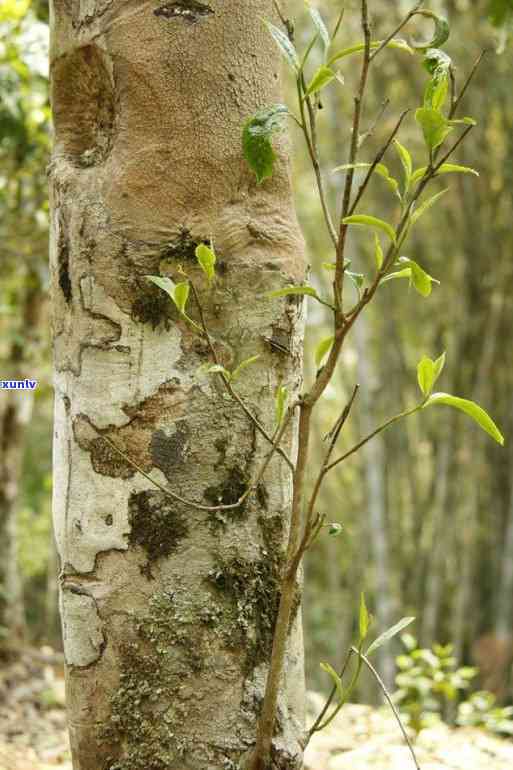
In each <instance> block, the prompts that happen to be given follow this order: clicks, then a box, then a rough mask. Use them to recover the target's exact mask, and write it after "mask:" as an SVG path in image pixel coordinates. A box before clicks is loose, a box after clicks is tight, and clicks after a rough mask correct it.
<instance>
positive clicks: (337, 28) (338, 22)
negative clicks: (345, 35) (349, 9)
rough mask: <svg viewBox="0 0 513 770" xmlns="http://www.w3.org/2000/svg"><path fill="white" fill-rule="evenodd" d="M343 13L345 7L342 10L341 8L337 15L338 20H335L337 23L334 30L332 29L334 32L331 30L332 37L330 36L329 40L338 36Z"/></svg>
mask: <svg viewBox="0 0 513 770" xmlns="http://www.w3.org/2000/svg"><path fill="white" fill-rule="evenodd" d="M345 12H346V8H345V6H342V8H341V11H340V13H339V15H338V19H337V22H336V24H335V28H334V30H333V34H332V36H331V39H332V40H335V38H336V36H337V35H338V31H339V29H340V26H341V24H342V21H343V20H344V14H345Z"/></svg>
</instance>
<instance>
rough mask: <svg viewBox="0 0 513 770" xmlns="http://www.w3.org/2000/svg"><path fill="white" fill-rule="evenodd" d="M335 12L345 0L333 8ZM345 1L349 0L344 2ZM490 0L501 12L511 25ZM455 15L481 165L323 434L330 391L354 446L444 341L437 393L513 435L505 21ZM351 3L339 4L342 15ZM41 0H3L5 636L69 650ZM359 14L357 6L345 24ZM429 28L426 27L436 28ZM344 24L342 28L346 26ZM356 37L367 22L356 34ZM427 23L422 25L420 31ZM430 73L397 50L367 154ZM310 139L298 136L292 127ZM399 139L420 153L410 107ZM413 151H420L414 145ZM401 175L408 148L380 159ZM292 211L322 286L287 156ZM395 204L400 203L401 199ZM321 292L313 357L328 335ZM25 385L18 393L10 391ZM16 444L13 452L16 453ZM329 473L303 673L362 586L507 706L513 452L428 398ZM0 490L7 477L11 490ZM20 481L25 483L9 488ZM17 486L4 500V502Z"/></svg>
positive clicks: (324, 654)
mask: <svg viewBox="0 0 513 770" xmlns="http://www.w3.org/2000/svg"><path fill="white" fill-rule="evenodd" d="M302 5H303V4H302V3H300V2H298V3H296V6H297V9H298V13H297V18H296V22H297V25H296V35H297V37H298V39H301V40H303V41H305V40H306V35H307V29H306V24H305V18H304V15H303V10H302ZM325 5H326V6H327V11H326V9H323V10H324V12H325V15H326V14H328V15H329V12H330V9H331V12H332V15H333V19H331V21H332V23H333V22H334V20H335V16H336V14H337V11H338V3H327V4H325ZM347 5H348V7H349V6H351V5H354V6H356V4H355V3H347ZM410 5H411V3H406V2H401V1H398V2H396V3H389V2H387V1H386V0H379V1H378V0H376V2H374V4H373V15H374V20H375V25H376V27H377V28H379V27H380V25H383V24H384V23H385V22H386V26H387V27H391V26H392V24H393V21H394V19H395V17H396V16H397V18H399V16H400V15H401V14H404V13H405V12H406V11H407V10H408V8H409V7H410ZM510 5H511V4H510V3H509V0H506V2H504V1H503V2H498V3H495V4H494V12H495V21H498V22H503V21H505V20H506V22H507V19H504V18H503V16H502V9H503V7H504V9H505V10H506V11H507V8H508V6H510ZM429 7H430V8H432V9H433V10H435V11H437V12H441V13H444V14H446V15H448V16H449V18H450V21H451V28H452V36H451V41H450V43H449V45H448V47H447V50H448V52H449V53H450V54H451V55H453V58H454V59H455V60H456V61H457V62H458V74H459V75H460V77H461V78H463V77H464V75H465V73H468V71H470V69H471V68H472V66H473V64H474V62H475V61H476V59H477V58H478V57H479V55H480V53H481V51H482V50H484V49H486V50H487V51H488V53H487V54H486V56H485V59H484V61H483V63H482V64H481V66H480V68H479V70H478V72H477V74H476V77H475V79H474V81H473V85H472V87H471V88H470V89H469V91H468V92H467V95H466V97H465V107H464V110H465V114H469V115H472V116H474V117H477V118H478V122H479V125H478V128H477V129H476V130H475V132H474V133H473V135H472V138H471V140H470V141H469V142H468V143H467V144H466V146H465V148H464V149H462V150H461V152H460V154H459V157H458V159H457V160H458V162H460V163H462V164H465V165H468V166H472V167H474V168H476V169H477V170H478V171H479V174H480V177H479V179H476V178H475V177H470V178H468V177H467V176H466V175H465V176H463V175H462V176H459V175H458V177H455V178H454V180H453V181H452V184H451V189H450V191H449V192H448V193H447V195H446V196H445V201H444V205H442V206H440V207H439V208H437V209H434V210H433V211H432V212H430V213H428V214H427V215H426V218H425V220H424V221H425V224H424V227H423V228H422V229H421V230H419V234H418V235H416V236H415V235H414V236H413V240H412V243H411V246H410V252H411V253H410V256H411V257H412V258H414V259H415V260H417V261H418V262H420V264H422V265H423V266H424V267H425V268H426V269H427V270H428V272H429V273H430V274H431V275H433V276H435V277H436V278H438V279H439V280H440V281H441V286H440V287H438V286H435V288H434V290H433V293H432V295H431V296H430V297H429V298H426V299H425V300H424V299H423V300H422V301H420V300H421V298H420V297H419V296H418V295H417V294H416V293H415V292H414V291H413V289H409V288H407V286H406V283H405V282H402V281H393V282H391V283H389V284H386V286H384V287H383V288H382V289H381V290H380V292H381V293H380V295H379V297H378V298H377V300H376V302H375V303H374V304H373V307H372V309H371V311H370V312H369V313H368V314H366V315H365V316H364V317H363V318H362V319H361V320H360V322H359V326H358V327H357V331H356V333H355V335H354V336H353V339H352V346H351V345H350V346H348V348H347V350H346V351H345V354H344V360H343V365H342V366H341V367H340V373H339V375H338V379H337V382H336V387H333V388H332V390H331V392H330V394H329V395H330V397H329V398H327V399H326V401H325V405H324V407H323V409H322V410H320V414H319V416H318V423H317V426H316V427H317V430H316V439H315V440H316V441H317V442H318V445H319V451H321V443H322V437H323V435H324V434H325V433H326V431H327V430H328V428H329V426H330V425H331V424H333V422H334V419H335V417H336V409H337V404H340V403H341V402H342V401H344V398H346V400H347V398H348V397H349V395H350V393H351V391H352V389H353V387H354V385H355V383H357V382H358V383H359V384H360V395H359V398H360V409H359V410H358V411H357V412H355V413H354V416H353V417H352V419H351V422H350V425H349V426H348V431H347V436H346V441H347V443H348V445H350V444H353V443H354V441H356V440H358V438H359V437H360V436H361V435H364V434H366V433H368V432H369V431H370V430H372V428H373V427H375V426H377V425H379V424H381V423H382V422H383V420H384V419H386V418H387V417H389V416H390V415H392V414H395V413H396V412H398V411H400V410H401V409H402V408H403V407H406V406H408V405H409V404H412V403H415V402H416V397H417V396H416V389H417V383H416V377H415V366H416V363H417V362H418V360H420V358H421V357H422V355H428V356H430V357H432V358H435V357H437V356H439V355H440V354H441V353H442V352H443V351H447V354H448V364H447V367H446V371H445V372H444V383H443V387H444V390H447V391H448V392H457V393H459V394H461V395H463V396H465V397H467V398H472V399H474V400H476V401H478V402H480V403H482V404H483V405H485V406H486V408H487V409H488V410H489V411H490V413H491V414H492V415H493V416H494V418H495V419H496V420H497V421H498V423H499V424H500V425H501V428H502V430H503V432H504V433H505V435H506V436H507V437H508V436H511V435H512V428H513V409H512V401H511V393H512V384H513V382H512V380H513V346H512V345H511V343H510V336H511V332H512V330H513V302H511V296H512V295H513V260H512V259H511V254H512V252H513V228H512V227H511V221H512V210H513V208H512V198H513V90H512V89H511V72H512V68H511V58H510V54H511V48H509V50H508V41H507V36H508V24H507V23H506V24H505V25H504V24H503V25H502V27H501V28H500V29H499V28H498V27H497V26H496V25H494V24H492V23H490V21H491V20H490V15H489V12H490V4H489V3H488V2H485V1H484V0H483V2H470V0H444V2H439V1H438V0H431V1H430V2H429ZM351 16H352V17H353V19H356V15H353V14H350V13H348V14H347V18H348V19H350V18H351ZM47 21H48V10H47V4H46V2H45V0H39V1H38V2H30V1H29V0H3V2H2V6H1V8H0V379H13V378H25V377H29V378H31V379H37V380H38V383H39V384H38V388H37V390H36V391H35V393H34V395H33V396H31V395H30V394H28V393H25V394H24V395H23V410H24V413H23V416H22V417H23V422H24V426H25V427H24V430H23V431H22V432H21V433H20V432H18V434H17V439H16V445H14V446H13V444H12V442H11V437H10V433H9V430H8V421H7V420H6V414H7V413H8V409H7V399H6V398H5V394H4V393H2V394H1V396H0V398H2V399H3V400H2V401H0V454H2V456H3V460H2V462H0V467H1V469H2V473H0V508H1V504H2V503H3V505H4V508H3V511H4V512H5V511H7V510H8V515H0V574H1V580H2V582H1V584H0V603H1V604H0V634H1V639H0V641H1V643H2V644H4V645H6V646H11V647H12V646H17V645H19V644H20V643H21V642H26V643H36V644H41V643H43V642H44V643H48V644H50V645H52V646H53V647H55V648H57V649H59V648H60V630H59V620H58V611H57V575H58V564H57V557H56V553H55V549H54V546H53V540H52V532H51V509H50V501H51V441H52V385H51V346H50V308H49V306H48V266H47V252H48V201H47V179H46V170H47V166H48V163H49V161H50V146H51V125H50V109H49V104H48V80H47V46H48V42H47V37H48V26H47ZM352 23H353V22H351V21H348V22H347V24H348V25H350V24H352ZM427 32H429V29H427ZM343 34H344V32H343ZM346 34H347V38H348V40H351V39H354V38H355V30H354V29H348V30H347V32H346ZM427 36H428V35H427ZM346 68H347V69H346V71H343V72H342V74H343V75H344V77H345V79H346V84H345V86H340V87H339V88H338V91H337V99H338V109H337V110H334V111H333V110H330V111H329V114H328V112H327V114H326V118H324V119H322V118H321V120H320V121H319V124H320V132H321V146H322V148H323V156H324V157H323V160H324V164H325V168H326V169H327V173H326V180H327V183H328V187H329V188H330V195H331V194H332V191H333V190H334V187H335V185H334V182H335V176H332V175H331V174H330V170H331V169H333V168H335V167H336V166H338V165H340V164H341V163H344V162H345V157H346V154H347V149H346V147H345V146H344V141H345V140H344V139H343V137H344V136H347V131H346V130H342V129H346V128H347V127H346V126H345V125H344V121H346V120H347V115H348V114H349V111H350V107H351V100H352V96H353V92H354V87H353V83H352V80H353V77H352V76H353V75H354V73H353V72H352V71H351V65H350V64H349V65H346ZM422 87H423V74H422V71H421V70H420V68H418V67H412V66H410V62H409V60H408V57H407V54H405V53H403V52H400V51H398V52H394V53H393V54H390V55H389V56H387V57H386V60H384V63H383V66H382V67H381V69H380V70H379V72H378V74H375V75H374V79H373V82H372V93H371V97H370V98H371V99H372V100H373V102H374V104H373V103H372V102H369V103H368V107H369V114H372V113H373V112H374V113H375V114H376V115H378V114H379V113H380V110H381V107H382V103H383V97H384V95H385V94H386V97H387V99H389V100H390V105H389V107H388V109H387V110H385V112H384V113H383V116H382V117H381V118H380V121H379V124H378V126H377V127H376V129H375V131H374V132H373V134H372V136H371V137H370V138H369V141H368V145H367V149H366V153H367V154H368V157H369V158H372V157H373V155H374V153H373V149H374V148H378V147H380V146H381V145H382V143H383V137H384V136H386V135H388V134H389V133H390V131H391V130H392V128H393V125H394V120H395V119H396V115H397V111H398V110H399V109H402V108H403V106H405V105H406V106H412V107H414V106H415V105H416V104H417V103H418V101H419V94H421V92H422ZM295 139H297V143H298V146H299V142H300V137H299V136H297V137H295ZM401 141H402V142H403V144H405V145H406V146H408V147H409V148H410V149H411V150H412V152H414V153H415V151H416V150H417V151H420V144H419V137H418V131H416V129H415V124H414V120H413V117H410V118H409V119H407V120H406V121H405V124H404V127H403V129H402V133H401ZM417 157H419V155H418V154H417ZM388 163H389V167H390V169H391V170H392V171H395V172H397V176H399V173H400V172H399V169H400V160H399V158H398V157H396V158H393V157H391V158H390V159H389V161H388ZM294 174H295V190H296V201H297V209H298V214H299V218H300V222H301V225H302V228H303V232H304V235H305V238H306V240H307V244H308V255H309V262H310V264H311V270H312V277H311V282H312V283H313V284H314V285H317V286H319V287H321V286H322V283H323V281H326V280H327V278H326V271H324V270H323V269H322V263H323V261H325V260H326V258H327V256H326V255H327V254H328V252H329V243H328V240H327V237H326V236H325V234H324V229H323V226H322V220H321V212H320V209H319V206H318V204H317V200H316V195H315V192H314V184H313V178H312V175H311V169H310V168H309V167H308V165H307V159H306V158H305V157H304V154H303V153H302V152H298V153H295V154H294ZM390 205H391V203H390V193H389V190H388V188H387V186H386V185H385V184H383V185H382V186H380V185H379V183H378V182H376V183H375V185H374V189H373V206H374V208H375V211H376V212H378V213H379V212H384V211H385V212H386V211H387V210H388V209H389V208H390ZM392 205H393V204H392ZM351 246H352V252H353V254H352V264H353V268H352V269H355V270H358V271H360V270H361V271H364V270H365V266H366V265H367V264H369V260H370V259H371V255H370V254H369V253H367V252H366V246H365V242H364V240H360V239H357V238H355V239H354V242H353V243H352V244H351ZM324 321H325V318H324V317H323V316H322V315H321V314H320V313H318V311H316V308H315V307H313V306H312V307H309V322H308V331H307V349H306V357H305V359H306V366H307V367H311V368H314V367H315V362H314V350H315V348H316V347H317V345H318V343H319V342H320V341H321V340H322V339H324V338H326V337H327V336H328V334H329V330H328V328H327V326H326V325H325V323H324ZM19 400H20V397H19V396H18V401H19ZM7 456H8V457H9V458H10V459H9V463H6V462H5V458H6V457H7ZM343 467H344V470H343V471H341V472H340V473H337V474H333V476H332V477H331V478H330V480H329V482H328V483H327V484H326V486H325V488H324V491H323V493H322V498H321V500H320V505H319V507H320V510H322V511H323V512H325V513H326V514H327V516H328V518H329V520H330V521H334V522H337V523H339V524H340V525H341V526H342V534H341V536H340V537H338V538H329V537H326V538H321V539H320V540H319V542H318V544H317V545H316V547H315V548H314V549H313V550H312V552H311V554H309V556H308V560H307V565H306V593H305V601H304V620H305V631H306V634H305V638H306V647H307V677H308V684H309V687H310V688H312V689H316V690H323V689H326V688H327V687H328V686H329V680H328V679H327V677H326V675H325V674H323V672H322V671H321V669H320V668H319V661H320V660H326V661H330V662H332V663H333V664H334V665H336V664H337V661H338V660H339V658H340V656H341V654H342V651H343V650H345V649H346V648H347V646H348V644H350V640H351V637H352V633H353V631H354V620H355V618H356V616H357V605H358V601H359V595H360V592H361V591H362V590H363V591H365V594H366V596H367V602H368V605H369V607H370V608H371V609H372V612H373V614H374V615H375V617H376V624H377V626H378V627H379V628H380V629H383V628H386V627H388V626H390V625H392V623H393V622H394V621H395V620H397V619H398V618H399V617H401V616H404V615H414V616H415V617H416V618H417V620H416V623H415V626H414V627H413V633H414V634H415V635H416V636H417V637H418V638H419V640H420V641H421V643H422V644H423V645H426V646H431V645H432V644H433V643H434V642H440V643H444V644H446V643H452V644H454V648H455V655H456V657H457V659H458V660H459V662H461V663H467V664H470V663H476V664H477V665H479V667H480V670H481V675H480V676H481V681H480V682H478V683H476V686H483V687H486V688H487V689H492V690H494V691H496V692H497V693H498V694H499V695H500V697H501V698H502V699H503V700H505V701H508V700H509V701H511V699H512V696H513V690H512V682H511V676H510V669H511V662H512V659H513V453H512V450H511V442H507V446H506V450H502V449H501V448H500V447H498V445H496V444H494V443H493V442H490V441H488V440H487V438H486V436H484V435H481V432H480V431H479V429H478V428H476V427H474V426H473V424H472V423H470V421H468V420H466V419H465V418H464V417H463V416H461V415H459V414H458V413H457V412H453V410H447V411H445V410H433V412H432V413H431V412H430V411H429V410H428V411H427V412H425V413H422V415H420V416H415V417H413V418H412V419H410V420H409V421H407V422H405V423H401V424H400V425H399V426H395V427H394V428H392V429H391V430H390V431H388V432H386V433H384V434H382V436H380V437H378V438H376V439H375V440H374V441H373V442H371V443H370V444H369V445H367V447H366V448H365V450H364V451H363V452H362V453H360V454H358V456H357V457H355V458H354V459H353V462H350V463H346V464H344V466H343ZM7 489H8V492H7ZM13 490H14V494H13ZM6 500H8V501H9V505H7V503H6ZM398 651H399V643H396V646H394V645H391V646H389V647H385V648H383V650H382V652H381V658H380V659H379V661H378V666H379V668H380V670H381V671H382V673H383V675H384V678H385V680H386V681H387V682H388V683H389V684H391V683H392V682H393V677H394V657H395V655H396V654H397V652H398ZM358 695H359V697H360V699H362V700H363V701H373V700H375V699H376V698H377V692H376V690H375V689H374V685H373V683H372V682H371V681H370V680H366V679H362V681H361V684H360V690H359V693H358Z"/></svg>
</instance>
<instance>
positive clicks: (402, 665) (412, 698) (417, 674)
mask: <svg viewBox="0 0 513 770" xmlns="http://www.w3.org/2000/svg"><path fill="white" fill-rule="evenodd" d="M401 641H402V643H403V645H404V647H405V652H404V654H402V655H399V656H398V657H397V658H396V663H397V667H398V674H397V676H396V680H395V681H396V685H397V687H398V688H399V689H398V690H397V691H396V692H395V693H394V701H395V703H396V704H397V706H398V707H399V710H400V712H401V715H402V717H403V719H404V721H405V722H406V724H407V725H408V726H409V727H410V728H411V729H412V730H413V731H414V732H415V733H419V732H420V731H421V730H422V729H423V728H425V727H429V726H430V725H432V724H433V722H436V721H437V720H438V719H439V718H440V715H441V714H443V712H444V709H445V708H446V706H447V704H448V703H450V702H452V701H454V700H456V699H457V698H458V696H459V695H460V694H461V692H463V691H464V690H466V689H468V687H469V686H470V682H471V681H472V679H474V677H475V676H476V675H477V669H475V668H470V667H467V666H464V667H461V668H457V663H456V659H455V658H454V656H453V647H452V645H450V644H448V645H446V646H445V647H444V646H442V645H439V644H435V645H433V647H432V648H431V649H426V648H420V647H419V646H418V644H417V640H416V639H415V638H414V637H413V636H410V635H409V634H404V635H403V636H402V637H401Z"/></svg>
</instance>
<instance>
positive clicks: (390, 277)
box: [380, 267, 411, 285]
mask: <svg viewBox="0 0 513 770" xmlns="http://www.w3.org/2000/svg"><path fill="white" fill-rule="evenodd" d="M396 278H409V279H410V281H411V267H405V268H404V270H396V271H395V272H394V273H388V274H387V275H385V277H384V278H382V279H381V281H380V285H381V284H382V283H388V281H395V280H396Z"/></svg>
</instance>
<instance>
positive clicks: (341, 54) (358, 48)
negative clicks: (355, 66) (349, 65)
mask: <svg viewBox="0 0 513 770" xmlns="http://www.w3.org/2000/svg"><path fill="white" fill-rule="evenodd" d="M382 43H383V41H382V40H373V41H372V42H371V44H370V48H371V51H375V50H376V48H379V47H380V46H381V45H382ZM387 48H395V49H397V50H398V51H404V52H405V53H409V54H411V55H413V54H414V53H415V51H414V50H413V49H412V48H411V47H410V46H409V45H408V43H407V42H406V40H402V39H401V38H393V39H392V40H389V41H388V43H387ZM364 51H365V43H356V44H355V45H352V46H349V48H343V49H342V50H341V51H338V52H337V53H335V54H333V56H332V57H331V58H330V60H329V61H328V65H329V66H330V67H331V65H332V64H335V62H337V61H340V59H345V57H346V56H351V55H352V54H354V53H363V52H364Z"/></svg>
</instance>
